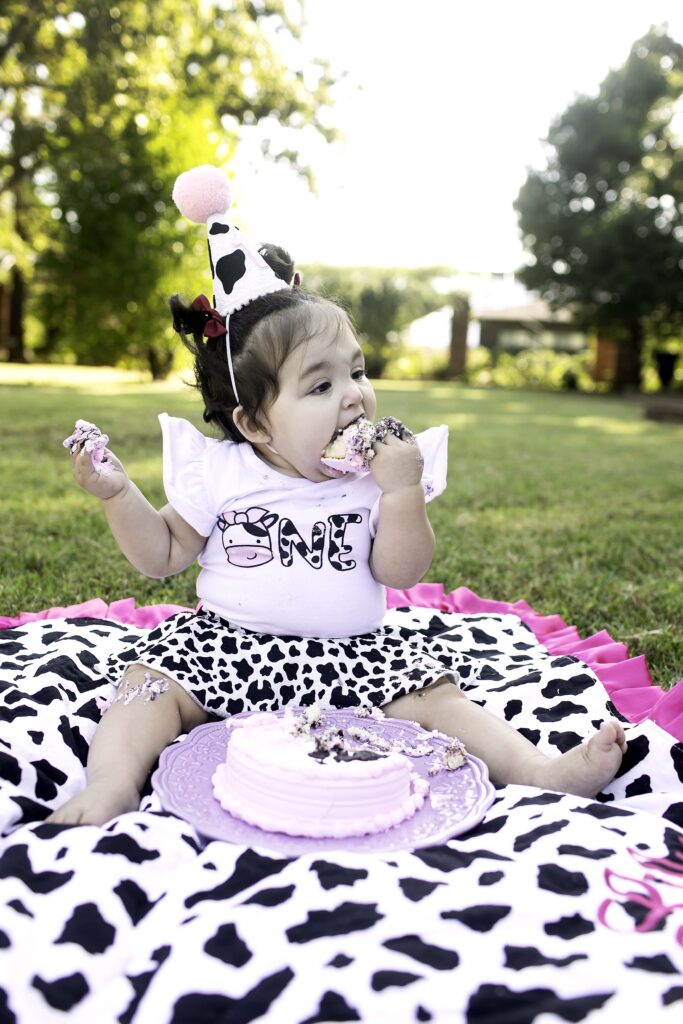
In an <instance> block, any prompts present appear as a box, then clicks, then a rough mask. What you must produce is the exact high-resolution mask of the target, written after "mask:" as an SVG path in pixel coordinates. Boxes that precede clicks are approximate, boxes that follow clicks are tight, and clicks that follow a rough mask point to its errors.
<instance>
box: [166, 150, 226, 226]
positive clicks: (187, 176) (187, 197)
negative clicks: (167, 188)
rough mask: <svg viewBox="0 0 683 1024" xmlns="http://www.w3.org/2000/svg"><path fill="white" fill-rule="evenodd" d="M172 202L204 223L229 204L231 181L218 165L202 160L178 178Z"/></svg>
mask: <svg viewBox="0 0 683 1024" xmlns="http://www.w3.org/2000/svg"><path fill="white" fill-rule="evenodd" d="M173 202H174V203H175V204H176V206H177V207H178V209H179V210H180V212H181V213H182V214H183V216H184V217H187V219H188V220H191V221H194V223H195V224H205V223H206V221H207V220H208V219H209V217H212V216H214V215H216V214H220V213H226V211H227V210H228V209H229V208H230V184H229V182H228V179H227V178H226V176H225V175H224V174H223V172H222V171H219V170H218V168H217V167H212V166H211V165H210V164H202V166H201V167H193V168H192V170H190V171H185V172H184V173H183V174H180V175H179V176H178V177H177V178H176V183H175V185H174V186H173Z"/></svg>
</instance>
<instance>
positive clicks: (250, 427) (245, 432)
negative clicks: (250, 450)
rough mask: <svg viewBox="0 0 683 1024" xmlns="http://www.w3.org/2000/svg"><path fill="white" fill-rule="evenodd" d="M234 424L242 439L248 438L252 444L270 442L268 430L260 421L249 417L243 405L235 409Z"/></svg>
mask: <svg viewBox="0 0 683 1024" xmlns="http://www.w3.org/2000/svg"><path fill="white" fill-rule="evenodd" d="M232 422H233V423H234V424H235V426H236V427H237V429H238V430H239V432H240V434H241V435H242V437H244V438H246V440H247V441H249V442H250V443H251V444H266V443H267V442H268V441H270V434H269V433H268V430H267V429H266V428H265V427H263V426H262V425H261V424H260V423H259V422H258V420H256V419H254V418H253V417H251V416H248V415H247V413H246V412H245V411H244V409H243V408H242V406H241V405H238V406H237V407H236V408H235V409H233V411H232Z"/></svg>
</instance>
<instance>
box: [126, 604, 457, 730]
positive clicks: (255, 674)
mask: <svg viewBox="0 0 683 1024" xmlns="http://www.w3.org/2000/svg"><path fill="white" fill-rule="evenodd" d="M472 641H473V642H474V638H472ZM133 665H142V666H144V667H145V668H148V669H149V670H150V671H152V672H158V673H161V674H163V675H164V676H167V677H170V678H171V679H173V680H175V681H176V682H177V683H179V684H180V685H181V686H182V687H183V689H184V690H186V691H187V693H188V694H189V695H190V697H192V699H193V700H194V701H195V702H196V703H197V704H198V705H199V706H200V707H201V708H203V709H204V710H205V711H208V712H209V714H212V715H216V716H218V717H219V718H225V717H227V716H228V715H235V714H239V713H240V712H242V711H277V710H278V709H279V708H282V707H285V706H286V705H287V704H292V703H293V704H300V705H304V706H306V705H310V704H314V703H316V702H320V703H323V704H328V705H332V706H333V707H337V708H354V707H361V706H366V707H379V706H381V705H382V704H386V703H388V702H389V701H391V700H394V699H396V698H397V697H402V696H404V695H405V694H407V693H411V692H412V691H414V690H419V689H422V688H423V687H425V686H429V685H430V684H432V683H435V682H436V681H437V680H438V679H443V678H444V677H445V678H446V679H449V680H450V681H451V682H454V683H456V682H457V683H458V684H463V688H464V689H466V688H467V680H468V679H470V678H474V668H473V659H472V658H470V657H468V656H467V655H466V654H460V653H456V652H455V651H454V648H453V646H452V644H449V643H442V642H440V641H439V640H438V639H437V638H436V637H431V636H430V635H429V630H422V631H420V630H415V629H411V628H406V627H399V626H391V625H386V626H383V627H382V628H381V629H378V630H377V631H375V632H373V633H364V634H361V635H359V636H353V637H345V638H333V639H323V640H318V639H312V638H310V637H303V638H302V637H295V636H272V635H270V634H265V633H257V632H254V631H252V630H248V629H243V628H241V627H239V626H234V625H232V624H231V623H229V622H227V621H226V620H225V619H221V618H220V617H219V616H218V615H216V614H214V613H213V612H210V611H206V610H201V611H198V612H180V613H178V614H177V615H173V616H172V617H171V618H169V619H166V620H165V621H164V622H162V623H161V624H160V625H159V626H158V627H157V628H156V629H153V630H152V631H151V632H150V633H149V634H148V635H146V636H145V637H144V638H143V639H136V640H133V642H132V643H131V645H130V646H128V647H127V648H124V649H123V650H118V651H117V652H116V654H112V655H111V656H110V657H109V659H108V661H107V676H108V678H109V680H110V681H111V682H114V683H116V684H117V685H118V684H119V683H120V682H121V679H122V677H123V674H124V672H125V670H126V669H127V668H130V667H131V666H133Z"/></svg>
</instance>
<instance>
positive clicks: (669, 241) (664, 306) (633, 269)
mask: <svg viewBox="0 0 683 1024" xmlns="http://www.w3.org/2000/svg"><path fill="white" fill-rule="evenodd" d="M682 93H683V47H681V46H680V45H679V44H678V43H676V42H675V41H674V40H673V39H671V38H670V37H669V36H668V35H667V34H666V33H665V32H664V31H663V30H660V29H652V30H650V32H649V33H648V34H647V35H645V36H644V37H643V38H642V39H640V40H638V41H637V42H636V43H635V44H634V45H633V48H632V49H631V52H630V55H629V57H628V60H627V61H626V63H625V64H624V65H623V67H621V68H619V69H617V70H614V71H611V72H610V73H609V74H608V75H607V77H606V78H605V80H604V81H603V83H602V84H601V86H600V89H599V92H598V95H597V96H595V97H586V96H582V97H579V98H578V99H577V100H576V101H575V102H574V103H572V105H571V106H570V107H568V109H567V110H566V111H565V112H564V113H563V114H561V115H560V116H559V117H558V118H557V120H556V121H555V122H554V123H553V124H552V126H551V128H550V131H549V134H548V139H547V143H548V146H549V149H550V153H549V157H548V163H547V166H546V167H545V168H544V169H543V170H540V171H531V172H530V173H529V175H528V178H527V180H526V182H525V184H524V185H523V186H522V188H521V190H520V192H519V195H518V197H517V200H516V202H515V208H516V210H517V212H518V215H519V225H520V229H521V232H522V239H523V243H524V246H525V248H526V249H527V251H528V253H529V265H528V266H525V267H524V268H522V269H521V270H520V271H519V272H518V276H519V278H520V279H521V280H522V281H523V283H524V284H525V285H526V286H527V287H528V288H530V289H532V290H537V291H538V292H540V293H541V295H542V296H543V297H544V298H545V299H547V300H548V302H549V303H550V305H551V306H552V307H553V308H559V307H567V308H569V309H571V310H572V311H573V312H574V314H575V316H576V319H577V321H578V322H579V323H581V324H582V325H583V326H586V327H590V328H595V329H597V330H598V331H600V332H602V333H605V334H608V335H610V336H611V337H613V338H614V340H615V341H617V342H618V344H617V365H616V371H615V379H614V387H615V389H616V390H622V389H624V388H629V387H632V388H639V387H640V380H641V368H640V364H641V353H642V346H643V340H644V336H645V332H646V331H648V330H649V331H653V332H659V333H663V332H666V331H677V330H679V329H680V327H681V324H683V275H682V274H681V270H682V269H683V158H682V156H681V153H680V150H679V149H678V147H677V139H676V134H675V133H676V125H675V123H674V115H675V110H676V102H677V101H679V100H680V97H681V95H682ZM678 130H680V126H679V129H678Z"/></svg>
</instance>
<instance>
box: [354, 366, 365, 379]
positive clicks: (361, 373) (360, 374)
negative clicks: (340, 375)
mask: <svg viewBox="0 0 683 1024" xmlns="http://www.w3.org/2000/svg"><path fill="white" fill-rule="evenodd" d="M351 376H352V377H353V379H354V380H363V378H364V377H365V367H364V366H359V367H358V368H357V369H356V370H354V371H353V373H352V374H351Z"/></svg>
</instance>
